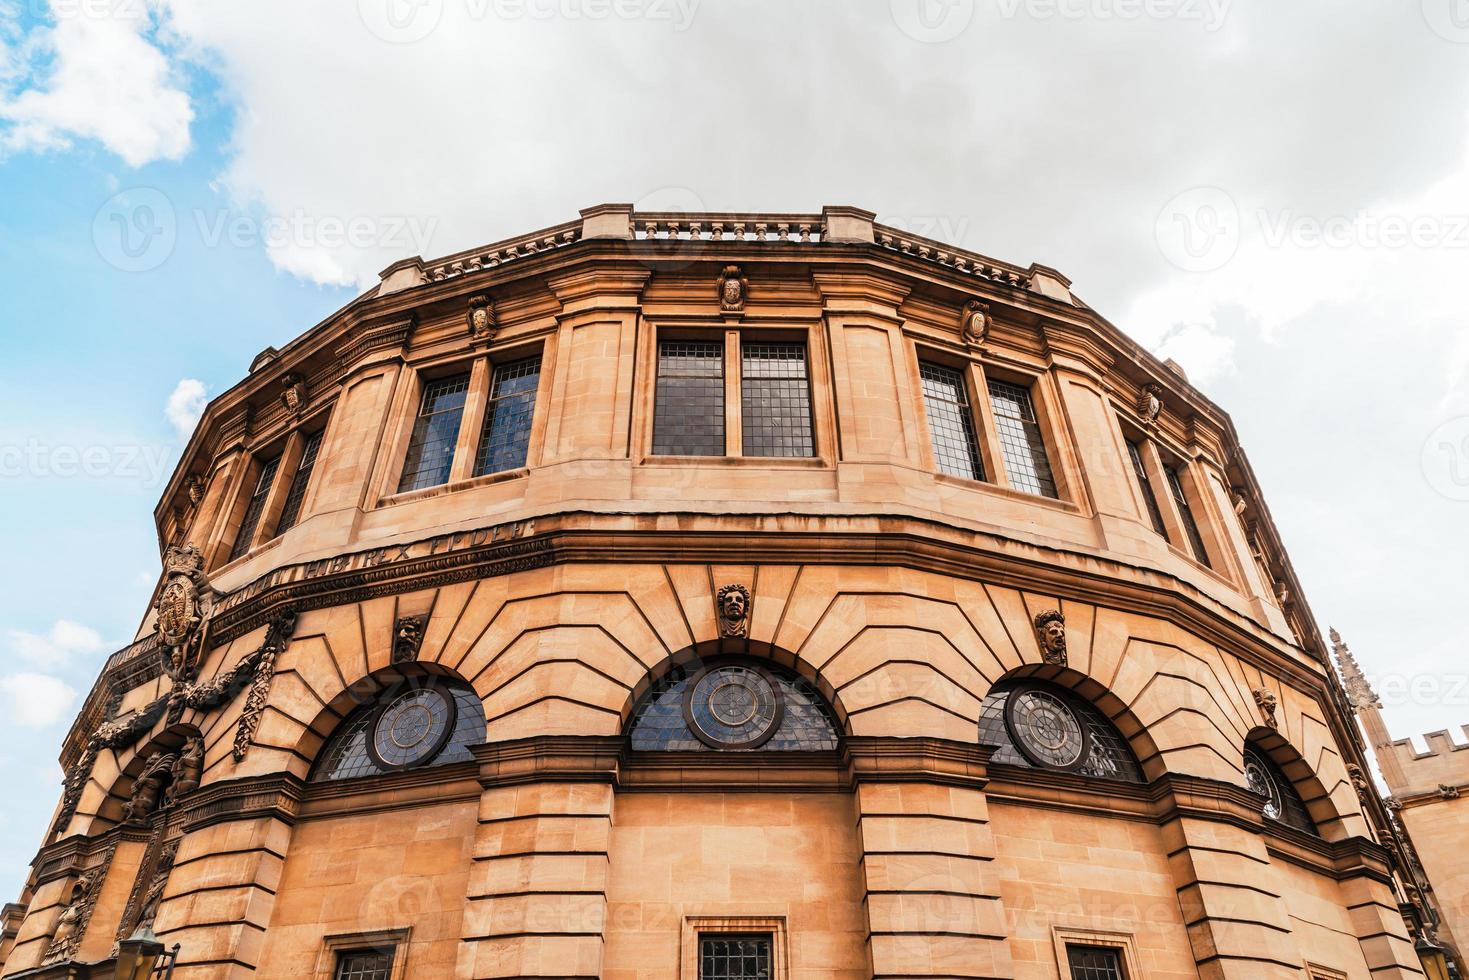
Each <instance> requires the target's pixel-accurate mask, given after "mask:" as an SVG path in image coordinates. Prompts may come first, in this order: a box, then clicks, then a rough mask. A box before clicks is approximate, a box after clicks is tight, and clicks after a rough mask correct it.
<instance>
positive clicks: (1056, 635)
mask: <svg viewBox="0 0 1469 980" xmlns="http://www.w3.org/2000/svg"><path fill="white" fill-rule="evenodd" d="M1035 636H1036V642H1037V643H1038V644H1040V648H1041V659H1042V660H1044V661H1045V662H1046V663H1048V664H1052V665H1054V666H1057V667H1065V666H1066V617H1065V616H1063V615H1062V614H1061V611H1060V610H1059V609H1049V610H1047V611H1046V612H1043V613H1041V614H1040V615H1038V616H1036V618H1035Z"/></svg>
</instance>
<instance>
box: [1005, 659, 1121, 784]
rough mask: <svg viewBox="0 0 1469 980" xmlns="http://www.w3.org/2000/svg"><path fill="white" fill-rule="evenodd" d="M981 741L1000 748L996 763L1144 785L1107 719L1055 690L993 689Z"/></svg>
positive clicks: (1013, 685) (1028, 686)
mask: <svg viewBox="0 0 1469 980" xmlns="http://www.w3.org/2000/svg"><path fill="white" fill-rule="evenodd" d="M979 740H980V742H981V743H983V744H986V745H996V746H999V747H998V748H997V749H996V750H995V754H994V755H992V756H991V757H990V761H991V762H992V763H998V764H1000V765H1010V766H1025V767H1026V768H1029V769H1051V770H1054V771H1057V772H1074V773H1078V774H1079V775H1082V776H1095V777H1096V778H1098V779H1115V780H1119V781H1122V782H1128V783H1140V782H1143V772H1142V767H1141V766H1139V765H1138V763H1137V759H1136V758H1134V757H1133V754H1132V751H1131V750H1130V749H1129V748H1128V747H1127V742H1126V740H1125V739H1123V737H1122V735H1121V733H1120V732H1118V731H1117V729H1116V728H1114V727H1112V723H1111V722H1110V721H1108V720H1107V718H1106V716H1105V715H1103V714H1102V713H1101V712H1100V711H1098V710H1097V709H1096V708H1095V707H1094V706H1093V705H1092V704H1091V703H1090V702H1088V701H1086V700H1083V699H1082V698H1079V697H1077V696H1076V695H1075V694H1072V693H1071V692H1070V691H1068V690H1066V689H1064V688H1060V687H1057V686H1055V685H1053V684H1043V683H1037V682H1030V681H1019V682H1005V681H1002V682H1001V683H999V684H996V685H995V686H994V687H992V688H991V689H990V693H989V694H988V696H986V697H985V699H984V707H983V709H981V711H980V715H979Z"/></svg>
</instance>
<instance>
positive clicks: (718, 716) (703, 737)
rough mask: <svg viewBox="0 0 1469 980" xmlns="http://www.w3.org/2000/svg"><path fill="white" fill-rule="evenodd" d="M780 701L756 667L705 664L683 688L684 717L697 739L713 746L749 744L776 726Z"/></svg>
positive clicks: (765, 737) (771, 681)
mask: <svg viewBox="0 0 1469 980" xmlns="http://www.w3.org/2000/svg"><path fill="white" fill-rule="evenodd" d="M784 714H785V701H784V699H783V698H782V697H781V693H780V689H779V688H778V687H777V686H776V683H775V681H774V679H773V678H772V677H771V676H770V675H769V674H767V673H766V672H765V671H764V670H762V669H760V668H759V667H747V666H744V665H741V664H730V665H728V666H723V667H706V668H704V669H703V670H702V671H700V672H699V673H698V675H696V676H695V677H694V681H693V683H692V684H690V685H689V686H688V689H687V690H686V691H685V693H684V718H685V720H687V721H688V723H689V728H690V729H692V730H693V733H694V734H695V735H697V736H698V737H699V740H700V741H702V742H704V743H705V744H706V745H709V746H711V747H713V748H716V749H753V748H758V747H759V746H761V745H763V744H765V743H766V742H768V741H769V740H770V737H771V736H772V735H774V734H775V732H776V730H777V729H778V728H779V727H780V723H781V719H782V717H783V716H784Z"/></svg>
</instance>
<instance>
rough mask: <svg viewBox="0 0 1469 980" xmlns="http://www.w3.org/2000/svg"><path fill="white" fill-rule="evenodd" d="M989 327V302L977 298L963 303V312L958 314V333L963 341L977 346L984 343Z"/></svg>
mask: <svg viewBox="0 0 1469 980" xmlns="http://www.w3.org/2000/svg"><path fill="white" fill-rule="evenodd" d="M989 329H990V308H989V304H988V303H982V302H980V301H979V300H977V299H972V300H970V301H969V302H967V303H965V304H964V310H963V312H962V313H960V314H959V333H960V334H961V335H962V336H963V337H964V342H965V343H966V344H970V345H971V346H976V347H977V346H979V345H980V344H982V343H984V339H985V337H986V336H987V335H988V334H989Z"/></svg>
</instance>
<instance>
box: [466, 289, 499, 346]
mask: <svg viewBox="0 0 1469 980" xmlns="http://www.w3.org/2000/svg"><path fill="white" fill-rule="evenodd" d="M464 322H465V323H466V324H467V325H468V326H469V339H470V341H471V342H472V343H476V344H488V343H490V342H491V341H493V340H494V339H495V332H496V331H497V330H498V329H499V328H498V326H497V324H496V323H495V307H494V305H493V304H491V303H490V298H489V297H488V296H485V295H483V294H481V295H477V296H471V297H470V298H469V309H468V310H467V311H465V314H464Z"/></svg>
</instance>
